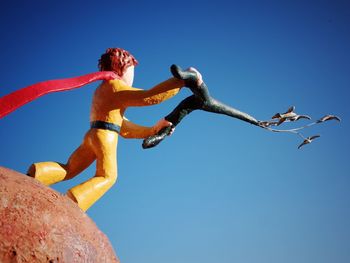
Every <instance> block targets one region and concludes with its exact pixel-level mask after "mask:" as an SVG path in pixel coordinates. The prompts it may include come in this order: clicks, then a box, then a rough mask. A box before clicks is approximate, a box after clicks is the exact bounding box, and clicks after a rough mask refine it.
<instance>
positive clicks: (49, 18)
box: [0, 0, 350, 263]
mask: <svg viewBox="0 0 350 263" xmlns="http://www.w3.org/2000/svg"><path fill="white" fill-rule="evenodd" d="M0 35H1V41H0V54H1V55H0V56H1V62H2V63H0V70H1V79H0V96H3V95H6V94H8V93H10V92H12V91H15V90H17V89H20V88H22V87H25V86H27V85H30V84H33V83H37V82H40V81H43V80H49V79H57V78H67V77H73V76H78V75H83V74H86V73H90V72H94V71H96V70H97V60H98V58H99V57H100V55H101V54H102V53H103V52H104V51H105V49H106V48H108V47H122V48H125V49H127V50H129V51H130V52H131V53H132V54H134V56H135V57H136V58H137V59H138V60H139V62H140V64H139V66H137V67H136V69H135V82H134V86H136V87H140V88H145V89H149V88H151V87H152V86H153V85H155V84H157V83H159V82H161V81H163V80H165V79H167V78H169V77H170V73H169V66H170V65H171V64H173V63H176V64H178V65H180V66H182V67H188V66H194V67H196V68H198V70H200V71H201V72H202V75H203V77H204V80H205V81H206V83H207V85H208V87H209V89H210V90H211V94H212V95H213V96H214V97H216V98H217V99H219V100H221V101H224V102H225V103H227V104H230V105H232V106H234V107H236V108H238V109H240V110H242V111H246V112H248V113H250V114H251V115H253V116H255V117H256V118H258V119H269V118H270V117H271V116H272V115H273V114H275V113H276V112H283V111H285V110H286V109H287V108H288V107H289V106H292V105H295V106H296V110H297V112H298V113H301V114H309V115H310V116H312V117H313V118H314V119H317V118H320V117H322V116H323V115H324V114H328V113H332V114H336V115H339V116H340V117H341V118H342V123H341V124H338V123H336V122H328V123H324V124H323V125H320V126H315V127H313V128H311V129H309V130H305V132H304V134H305V135H307V136H309V135H314V134H321V136H322V137H321V138H320V139H318V140H315V141H314V142H313V143H312V144H311V145H307V146H305V147H304V148H302V149H301V150H298V149H297V146H298V145H299V144H300V143H301V140H300V138H299V137H297V136H295V135H293V134H280V133H279V134H277V133H270V132H267V131H265V130H263V129H259V128H256V127H253V126H251V125H249V124H247V123H243V122H241V121H239V120H236V119H230V118H228V117H225V116H219V115H215V114H210V113H206V112H195V113H193V114H191V115H190V116H189V117H188V118H186V119H185V120H184V121H183V122H182V123H181V124H180V125H179V126H178V127H177V129H176V131H175V133H174V135H173V136H172V137H169V138H167V139H166V140H165V141H164V142H162V143H161V144H160V145H159V146H158V147H156V148H154V149H150V150H143V149H142V148H141V143H142V141H141V140H126V139H120V140H119V145H118V170H119V172H118V182H117V184H116V185H114V186H113V188H112V189H111V190H110V191H109V192H108V193H107V194H106V195H105V196H104V197H103V198H102V199H100V200H99V201H98V202H97V203H96V204H95V205H94V206H93V207H92V208H91V209H90V210H88V212H87V213H88V215H89V216H90V217H91V218H92V219H93V220H94V221H95V222H96V224H97V225H98V227H99V228H100V229H101V230H102V231H103V232H104V233H105V234H106V235H107V236H108V237H109V239H110V241H111V243H112V245H113V247H114V248H115V250H116V252H117V254H118V256H119V257H120V259H121V261H122V262H126V263H137V262H152V263H162V262H167V263H180V262H181V263H196V262H201V263H209V262H220V263H232V262H240V263H280V262H284V263H289V262H290V263H295V262H298V263H310V262H318V263H326V262H327V263H328V262H329V263H331V262H332V263H333V262H337V263H345V262H350V206H349V205H350V191H349V189H350V172H349V171H350V164H349V161H350V160H349V156H350V155H349V148H350V140H349V137H348V136H349V134H350V125H349V117H350V111H349V109H348V106H349V99H350V91H349V85H350V51H349V47H350V2H349V1H333V0H332V1H221V0H217V1H196V2H194V1H193V2H191V1H1V4H0ZM97 85H98V83H94V84H91V85H89V86H86V87H84V88H81V89H77V90H74V91H68V92H62V93H56V94H50V95H47V96H45V97H42V98H40V99H38V100H36V101H34V102H32V103H30V104H28V105H26V106H24V107H22V108H20V109H18V110H17V111H15V112H13V113H12V114H10V115H8V116H6V117H5V118H3V119H1V120H0V146H1V151H0V165H1V166H5V167H8V168H11V169H14V170H17V171H20V172H23V173H25V172H26V170H27V168H28V167H29V166H30V164H31V163H33V162H39V161H59V162H65V161H66V160H67V158H68V157H69V155H70V154H71V153H72V152H73V150H75V148H76V147H78V146H79V144H80V143H81V141H82V138H83V136H84V134H85V132H86V131H87V130H88V127H89V111H90V103H91V99H92V94H93V92H94V89H95V88H96V87H97ZM189 94H190V92H189V91H188V90H186V89H183V90H182V91H181V93H180V94H179V95H178V96H177V97H175V98H173V99H171V100H169V101H167V102H165V103H163V104H161V105H157V106H153V107H147V108H130V109H128V111H127V114H126V116H127V117H128V118H129V119H131V120H132V121H134V122H136V123H139V124H141V125H148V126H151V125H153V124H154V123H155V122H156V121H157V120H158V119H160V118H162V117H164V116H165V115H166V114H167V113H168V112H169V111H170V110H171V109H172V108H173V107H174V106H175V105H176V104H177V103H178V102H179V101H181V100H182V99H183V98H185V97H186V96H188V95H189ZM303 123H305V122H302V124H303ZM94 169H95V166H94V165H92V166H91V167H90V168H88V169H87V170H86V171H85V172H83V173H82V174H81V175H80V176H78V177H76V178H75V179H73V180H71V181H67V182H63V183H60V184H57V185H55V186H53V188H54V189H56V190H58V191H60V192H61V193H65V192H66V191H67V190H68V189H69V188H70V187H72V186H74V185H77V184H79V183H80V182H83V181H85V180H87V179H88V178H90V177H92V176H93V175H94Z"/></svg>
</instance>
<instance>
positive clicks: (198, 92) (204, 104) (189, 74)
mask: <svg viewBox="0 0 350 263" xmlns="http://www.w3.org/2000/svg"><path fill="white" fill-rule="evenodd" d="M170 69H171V72H172V74H173V75H174V77H176V78H180V79H182V80H184V81H185V85H186V86H187V87H189V88H190V89H191V91H192V92H193V93H194V95H193V96H191V97H189V98H191V99H190V100H189V101H186V99H185V100H184V101H182V102H181V103H180V104H179V105H178V106H177V107H176V108H175V109H174V111H173V112H172V113H170V114H169V115H168V116H166V117H165V119H166V120H167V121H170V122H172V123H173V125H174V126H176V125H178V124H179V122H180V121H181V120H182V119H183V118H184V117H185V116H186V115H187V114H189V113H191V112H192V111H193V110H194V109H201V110H204V111H208V112H213V113H218V114H224V115H227V116H230V117H233V118H237V119H240V120H243V121H246V122H249V123H251V124H254V125H259V122H258V121H257V120H256V119H255V118H254V117H252V116H250V115H249V114H247V113H244V112H241V111H239V110H237V109H234V108H232V107H230V106H228V105H226V104H224V103H221V102H219V101H217V100H216V99H214V98H212V97H211V96H210V93H209V90H208V87H207V85H206V84H205V83H204V82H202V83H201V84H200V85H198V84H197V80H198V75H197V74H196V73H195V72H194V71H191V70H182V69H181V68H180V67H178V66H176V65H172V66H171V68H170ZM170 130H171V127H167V128H164V129H162V130H160V131H159V132H158V133H157V134H156V135H154V136H150V137H148V138H146V139H145V140H144V141H143V144H142V147H143V148H144V149H148V148H152V147H155V146H156V145H158V144H159V143H160V142H161V141H162V140H163V139H164V138H165V137H166V136H167V135H168V134H169V132H170Z"/></svg>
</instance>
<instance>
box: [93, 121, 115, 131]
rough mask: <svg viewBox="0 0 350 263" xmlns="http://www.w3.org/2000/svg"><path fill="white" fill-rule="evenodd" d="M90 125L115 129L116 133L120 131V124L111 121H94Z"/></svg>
mask: <svg viewBox="0 0 350 263" xmlns="http://www.w3.org/2000/svg"><path fill="white" fill-rule="evenodd" d="M90 127H91V128H95V129H103V130H110V131H115V132H116V133H120V126H119V125H117V124H114V123H110V122H105V121H92V122H91V123H90Z"/></svg>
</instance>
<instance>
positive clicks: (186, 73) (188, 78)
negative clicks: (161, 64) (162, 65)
mask: <svg viewBox="0 0 350 263" xmlns="http://www.w3.org/2000/svg"><path fill="white" fill-rule="evenodd" d="M170 71H171V74H173V76H174V77H175V78H177V79H182V80H183V81H185V86H186V87H189V88H191V89H193V88H197V87H198V84H197V83H198V76H197V74H196V72H193V71H190V70H183V69H182V68H181V67H179V66H177V65H175V64H173V65H171V67H170Z"/></svg>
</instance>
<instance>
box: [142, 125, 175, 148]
mask: <svg viewBox="0 0 350 263" xmlns="http://www.w3.org/2000/svg"><path fill="white" fill-rule="evenodd" d="M173 128H174V127H173V126H169V127H165V128H163V129H161V130H160V131H159V132H158V133H157V134H155V135H153V136H150V137H148V138H146V139H144V140H143V143H142V148H143V149H149V148H153V147H155V146H157V145H158V144H159V143H160V142H161V141H163V140H164V138H165V137H166V136H168V135H169V133H170V131H171V129H173Z"/></svg>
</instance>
